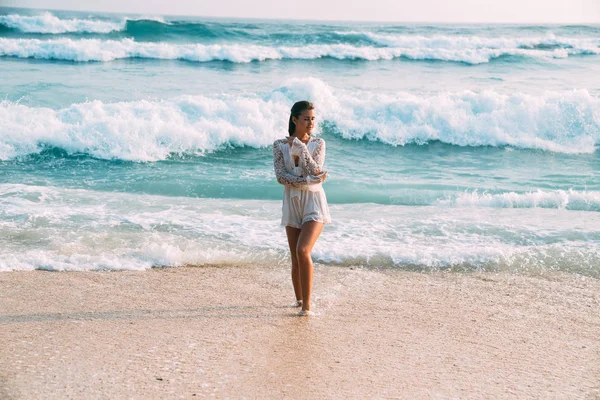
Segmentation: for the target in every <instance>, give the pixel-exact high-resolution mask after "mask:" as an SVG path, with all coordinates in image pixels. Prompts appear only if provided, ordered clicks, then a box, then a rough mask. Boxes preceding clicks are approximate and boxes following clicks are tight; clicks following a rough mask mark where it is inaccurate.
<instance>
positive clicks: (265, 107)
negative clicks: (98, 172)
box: [0, 78, 600, 161]
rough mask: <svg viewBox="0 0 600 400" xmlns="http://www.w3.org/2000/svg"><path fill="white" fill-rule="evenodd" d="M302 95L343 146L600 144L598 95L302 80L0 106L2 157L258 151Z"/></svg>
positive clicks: (573, 149)
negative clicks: (415, 89) (346, 86)
mask: <svg viewBox="0 0 600 400" xmlns="http://www.w3.org/2000/svg"><path fill="white" fill-rule="evenodd" d="M300 98H305V99H308V100H311V101H313V102H314V103H315V104H316V105H317V107H318V115H319V118H320V119H321V120H322V121H323V122H322V123H321V129H327V130H328V131H330V132H332V133H334V134H336V135H339V136H340V137H341V138H343V139H346V140H359V139H367V140H372V141H379V142H382V143H385V144H388V145H392V146H402V145H406V144H421V145H422V144H427V143H429V142H433V141H439V142H443V143H447V144H451V145H458V146H494V147H504V146H511V147H515V148H523V149H539V150H548V151H553V152H561V153H593V152H594V151H596V146H598V145H599V144H600V98H597V97H594V96H592V95H590V94H589V93H588V92H587V91H586V90H579V91H566V92H547V93H545V94H543V95H535V96H534V95H528V94H524V93H516V94H512V95H504V94H499V93H496V92H493V91H483V92H479V93H476V92H471V91H464V92H455V93H439V94H436V95H429V96H416V95H413V94H409V93H398V94H396V95H383V94H374V93H370V92H358V91H344V90H336V89H333V88H331V87H330V86H328V85H327V84H326V83H324V82H322V81H320V80H318V79H315V78H303V79H292V80H290V81H289V82H288V83H287V84H286V85H284V86H281V87H280V88H278V89H276V90H274V91H272V92H270V93H267V94H264V95H257V94H254V95H245V96H233V95H226V94H223V95H218V96H212V97H208V96H197V95H195V96H180V97H176V98H173V99H168V100H153V101H150V100H138V101H129V102H118V103H103V102H102V101H98V100H95V101H89V102H85V103H79V104H73V105H71V106H69V107H66V108H63V109H59V110H53V109H50V108H35V107H28V106H25V105H22V104H19V103H13V102H10V101H7V100H5V101H2V102H1V103H0V159H3V160H8V159H12V158H15V157H19V156H23V155H27V154H36V153H40V152H41V151H43V150H44V149H45V148H47V147H48V146H50V147H58V148H61V149H64V150H65V151H66V152H67V153H69V154H75V153H84V154H89V155H91V156H93V157H97V158H101V159H123V160H133V161H156V160H162V159H166V158H167V157H169V156H170V155H172V154H200V155H201V154H206V153H210V152H213V151H215V150H218V149H222V148H223V147H226V146H234V147H243V146H249V147H255V148H264V147H268V146H269V145H270V144H271V143H272V142H273V141H274V140H275V139H277V138H279V137H281V136H284V135H285V132H286V123H287V117H288V113H289V108H290V106H291V104H293V102H294V101H296V100H297V99H300ZM317 133H318V132H317Z"/></svg>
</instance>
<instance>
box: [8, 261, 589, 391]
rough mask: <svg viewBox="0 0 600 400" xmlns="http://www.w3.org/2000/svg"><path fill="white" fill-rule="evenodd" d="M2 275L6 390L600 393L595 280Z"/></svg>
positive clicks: (325, 272) (178, 272)
mask: <svg viewBox="0 0 600 400" xmlns="http://www.w3.org/2000/svg"><path fill="white" fill-rule="evenodd" d="M313 296H314V301H313V309H314V310H315V311H316V312H317V316H316V317H312V318H298V317H296V316H295V311H296V310H295V309H294V308H291V307H289V306H290V305H291V304H292V303H293V300H294V299H293V291H292V288H291V282H290V279H289V271H288V270H287V269H286V268H281V267H278V266H277V267H268V266H261V265H253V266H241V267H238V266H210V267H177V268H160V269H152V270H146V271H110V272H108V271H107V272H100V271H92V272H53V273H50V272H47V271H13V272H3V273H0V335H1V337H2V338H3V342H4V343H5V345H3V346H0V397H2V398H8V399H27V398H40V397H43V398H117V399H118V398H174V397H177V398H179V397H182V398H190V397H196V398H198V397H201V398H204V397H211V396H215V397H217V398H222V397H233V398H242V397H249V398H325V397H347V398H448V397H460V398H478V399H479V398H498V397H503V398H590V399H595V398H600V342H599V341H598V335H599V333H600V280H598V279H595V278H590V277H585V276H579V275H568V274H553V273H547V274H544V275H543V276H537V277H531V276H523V275H511V274H502V273H490V272H481V273H479V272H477V273H468V274H459V273H448V272H433V273H419V272H407V271H399V270H372V269H361V268H355V269H350V268H341V267H331V266H323V265H319V264H317V265H316V267H315V280H314V289H313Z"/></svg>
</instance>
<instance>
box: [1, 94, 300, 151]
mask: <svg viewBox="0 0 600 400" xmlns="http://www.w3.org/2000/svg"><path fill="white" fill-rule="evenodd" d="M287 113H289V106H288V105H287V104H284V103H273V102H269V101H263V100H261V99H257V98H243V97H237V98H227V97H223V98H208V97H204V96H184V97H179V98H177V99H174V100H165V101H146V100H141V101H133V102H120V103H110V104H105V103H103V102H101V101H91V102H86V103H81V104H73V105H72V106H70V107H68V108H64V109H61V110H58V111H55V110H52V109H49V108H30V107H27V106H23V105H20V104H15V103H10V102H7V101H3V102H1V103H0V159H5V160H6V159H11V158H14V157H17V156H20V155H25V154H31V153H38V152H39V151H41V150H42V149H43V147H44V146H53V147H59V148H62V149H64V150H66V151H67V152H68V153H71V154H72V153H86V154H89V155H91V156H94V157H98V158H104V159H122V160H134V161H156V160H162V159H165V158H167V157H168V156H169V155H170V154H183V153H186V154H197V155H201V154H204V153H206V152H211V151H214V150H216V149H219V148H222V147H223V146H224V145H232V146H236V147H241V146H252V147H266V146H268V145H270V144H272V143H273V141H274V140H275V139H277V138H279V137H281V136H283V134H282V132H285V125H284V124H285V122H286V121H285V117H284V116H285V115H286V114H287Z"/></svg>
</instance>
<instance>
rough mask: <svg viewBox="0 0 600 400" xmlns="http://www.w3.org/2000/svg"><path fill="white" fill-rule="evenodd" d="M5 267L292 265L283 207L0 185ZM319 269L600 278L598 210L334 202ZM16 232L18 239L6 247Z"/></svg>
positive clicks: (317, 253) (1, 264) (318, 253)
mask: <svg viewBox="0 0 600 400" xmlns="http://www.w3.org/2000/svg"><path fill="white" fill-rule="evenodd" d="M0 207H1V208H2V210H3V212H2V214H0V224H2V229H3V236H1V237H0V247H2V249H3V257H2V258H1V259H0V271H8V270H26V269H46V270H90V269H109V270H110V269H147V268H151V267H154V266H173V267H176V266H181V265H189V264H191V265H202V264H234V265H239V264H240V263H244V264H246V263H265V262H266V263H269V264H270V265H282V266H283V265H287V264H288V263H289V250H288V247H287V242H286V241H285V233H284V232H283V229H282V228H281V227H280V226H279V215H280V210H281V202H280V201H265V200H260V201H259V200H239V199H198V198H190V197H173V196H169V197H165V196H152V195H145V194H131V193H119V192H101V191H95V190H83V189H65V188H58V187H45V186H28V185H22V184H0ZM331 211H332V214H333V215H335V220H334V222H333V223H332V224H331V225H329V226H328V227H327V233H326V234H324V235H322V237H321V238H320V239H319V242H318V243H317V245H316V247H315V250H314V253H313V257H314V260H315V262H319V263H331V264H337V265H365V266H373V267H381V266H385V267H397V268H409V269H415V268H419V269H425V270H429V269H438V268H461V269H467V270H476V269H488V270H510V271H518V272H523V271H526V270H528V269H535V268H538V269H539V268H540V266H543V269H545V270H553V269H556V270H563V271H569V272H581V273H585V274H589V275H593V276H600V271H599V270H598V265H600V264H599V262H600V258H599V257H600V256H599V255H600V236H599V232H598V229H597V227H598V226H599V223H600V214H598V213H587V212H578V211H565V210H557V209H534V210H531V209H529V210H523V209H494V210H490V209H489V208H470V209H468V212H465V211H466V210H465V209H464V208H462V207H455V208H447V207H403V206H381V205H375V204H364V203H363V204H346V205H331ZM15 237H18V238H19V240H11V238H15Z"/></svg>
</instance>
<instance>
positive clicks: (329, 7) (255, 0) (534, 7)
mask: <svg viewBox="0 0 600 400" xmlns="http://www.w3.org/2000/svg"><path fill="white" fill-rule="evenodd" d="M0 6H7V7H28V8H42V9H61V10H84V11H106V12H116V13H136V14H152V15H200V16H207V17H236V18H281V19H309V20H351V21H398V22H444V23H452V22H475V23H477V22H480V23H503V22H505V23H600V0H302V1H293V0H292V1H290V0H278V1H275V0H169V1H165V0H127V1H123V0H95V1H90V0H79V1H75V0H0Z"/></svg>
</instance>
